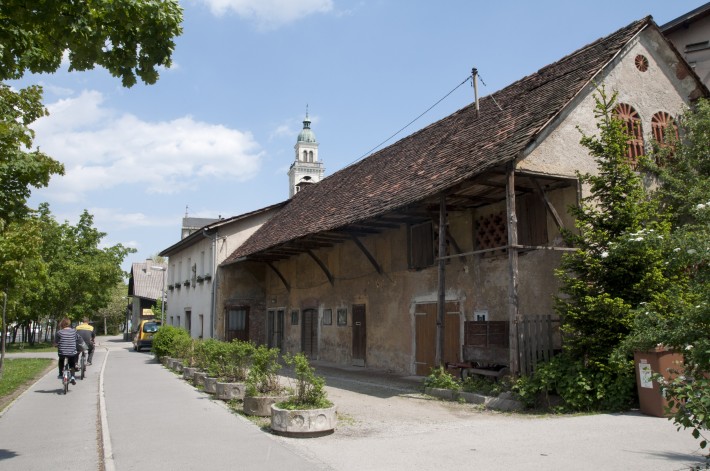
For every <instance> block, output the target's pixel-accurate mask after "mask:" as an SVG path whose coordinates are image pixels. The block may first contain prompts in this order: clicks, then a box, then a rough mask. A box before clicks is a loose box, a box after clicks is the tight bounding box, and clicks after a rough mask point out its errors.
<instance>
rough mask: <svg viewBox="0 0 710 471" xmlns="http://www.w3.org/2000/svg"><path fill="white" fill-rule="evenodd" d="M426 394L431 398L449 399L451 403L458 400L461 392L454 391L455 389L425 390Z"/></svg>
mask: <svg viewBox="0 0 710 471" xmlns="http://www.w3.org/2000/svg"><path fill="white" fill-rule="evenodd" d="M424 393H425V394H428V395H430V396H434V397H440V398H442V399H448V400H450V401H453V400H456V399H458V397H459V392H458V391H454V390H453V389H442V388H424Z"/></svg>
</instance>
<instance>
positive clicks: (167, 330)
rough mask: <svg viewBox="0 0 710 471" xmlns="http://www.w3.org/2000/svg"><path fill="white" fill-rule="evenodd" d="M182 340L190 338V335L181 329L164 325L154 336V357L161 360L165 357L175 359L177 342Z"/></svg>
mask: <svg viewBox="0 0 710 471" xmlns="http://www.w3.org/2000/svg"><path fill="white" fill-rule="evenodd" d="M181 338H188V339H189V338H190V333H189V332H188V331H187V330H185V329H181V328H179V327H174V326H172V325H163V326H161V327H160V328H159V329H158V331H157V332H156V333H155V334H153V347H152V350H153V355H155V358H157V359H158V360H160V359H161V358H163V357H175V358H177V353H176V351H175V342H176V341H177V340H178V339H181Z"/></svg>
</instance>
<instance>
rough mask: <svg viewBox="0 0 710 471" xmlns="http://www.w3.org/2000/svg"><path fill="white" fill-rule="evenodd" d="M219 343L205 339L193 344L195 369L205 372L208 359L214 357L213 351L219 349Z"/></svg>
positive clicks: (215, 340) (208, 362)
mask: <svg viewBox="0 0 710 471" xmlns="http://www.w3.org/2000/svg"><path fill="white" fill-rule="evenodd" d="M222 343H224V342H221V341H219V340H217V339H206V340H201V341H199V342H195V368H197V369H199V370H201V371H207V370H208V368H209V364H210V359H211V358H212V357H214V356H215V351H216V350H218V349H219V347H220V344H222Z"/></svg>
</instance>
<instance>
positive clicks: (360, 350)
mask: <svg viewBox="0 0 710 471" xmlns="http://www.w3.org/2000/svg"><path fill="white" fill-rule="evenodd" d="M366 349H367V324H366V323H365V305H364V304H354V305H353V353H352V355H353V365H355V366H365V358H366V356H367V351H366Z"/></svg>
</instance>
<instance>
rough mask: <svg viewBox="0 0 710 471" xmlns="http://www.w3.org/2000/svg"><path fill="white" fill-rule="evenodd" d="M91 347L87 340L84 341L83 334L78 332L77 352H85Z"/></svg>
mask: <svg viewBox="0 0 710 471" xmlns="http://www.w3.org/2000/svg"><path fill="white" fill-rule="evenodd" d="M88 349H89V347H88V346H87V345H86V342H84V339H83V338H81V335H79V334H78V333H77V334H76V351H77V352H83V351H86V350H88Z"/></svg>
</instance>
